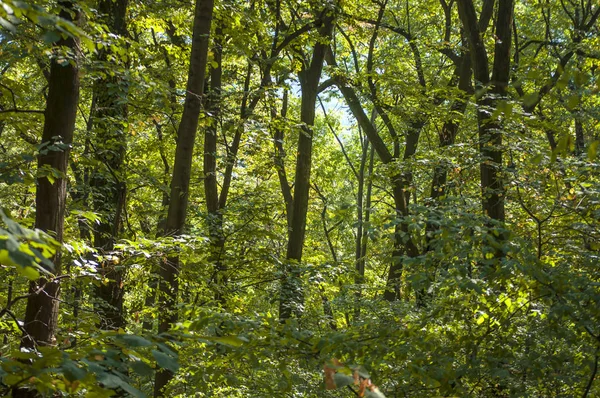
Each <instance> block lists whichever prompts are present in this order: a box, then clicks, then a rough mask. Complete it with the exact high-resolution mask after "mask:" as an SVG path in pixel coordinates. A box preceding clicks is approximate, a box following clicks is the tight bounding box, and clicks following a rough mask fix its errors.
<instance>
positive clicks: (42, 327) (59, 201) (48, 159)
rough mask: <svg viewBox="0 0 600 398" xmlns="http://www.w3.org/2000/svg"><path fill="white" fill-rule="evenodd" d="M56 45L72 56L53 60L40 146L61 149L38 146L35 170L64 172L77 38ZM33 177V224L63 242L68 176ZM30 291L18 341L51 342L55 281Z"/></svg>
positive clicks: (65, 5) (65, 13)
mask: <svg viewBox="0 0 600 398" xmlns="http://www.w3.org/2000/svg"><path fill="white" fill-rule="evenodd" d="M59 5H60V6H61V7H62V11H61V12H60V14H59V15H60V17H61V18H63V19H66V20H69V21H74V22H77V20H78V19H79V12H78V11H77V9H76V7H75V5H74V3H73V2H70V1H59ZM57 46H61V47H64V48H66V49H67V50H68V51H69V54H70V56H71V59H70V60H69V62H68V63H64V62H59V61H58V60H57V59H56V58H55V59H53V60H52V62H51V66H50V76H49V81H48V85H49V87H48V99H47V101H46V111H45V121H44V131H43V133H42V145H43V146H44V147H46V148H48V147H49V146H51V145H54V144H57V143H62V144H64V145H62V146H61V149H59V150H46V151H44V150H42V151H41V153H40V155H39V156H38V169H39V170H43V169H44V168H47V167H50V168H52V169H55V170H57V171H58V172H59V173H61V174H63V175H66V173H67V164H68V160H69V152H70V150H69V147H70V144H71V142H72V140H73V131H74V129H75V118H76V114H77V103H78V101H79V75H78V74H79V70H78V66H77V59H76V58H77V57H76V54H77V51H78V50H77V48H78V43H77V39H75V38H72V37H69V38H66V39H61V40H60V41H59V42H58V43H57ZM56 137H60V138H56ZM37 182H38V186H37V191H36V216H35V226H36V228H39V229H42V230H44V231H52V232H54V233H55V234H56V235H55V238H56V240H57V241H59V242H62V240H63V224H64V218H65V201H66V196H67V179H66V178H57V179H56V180H55V181H54V182H50V181H49V180H48V179H47V178H46V177H39V178H38V181H37ZM51 260H52V262H53V263H54V266H55V269H54V273H55V274H56V275H58V274H60V273H61V263H60V260H61V253H60V250H58V251H57V253H56V255H55V256H54V257H53V258H52V259H51ZM29 292H30V293H31V294H32V295H31V296H30V297H29V298H28V300H27V309H26V311H25V320H24V329H25V331H26V334H25V335H24V336H23V340H22V342H21V345H22V346H23V347H27V348H33V347H35V346H36V345H40V346H44V345H53V344H54V343H55V342H54V334H55V332H56V328H57V318H58V303H59V302H58V296H59V293H60V286H59V283H58V281H48V280H46V279H44V278H41V279H39V280H37V281H35V282H31V284H30V286H29ZM21 393H24V392H21V390H19V391H17V392H16V395H15V396H24V395H19V394H21Z"/></svg>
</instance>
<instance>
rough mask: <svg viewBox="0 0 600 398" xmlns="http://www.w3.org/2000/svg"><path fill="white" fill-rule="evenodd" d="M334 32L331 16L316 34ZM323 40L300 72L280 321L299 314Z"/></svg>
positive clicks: (323, 53)
mask: <svg viewBox="0 0 600 398" xmlns="http://www.w3.org/2000/svg"><path fill="white" fill-rule="evenodd" d="M332 29H333V16H332V15H327V16H325V17H324V20H323V23H322V26H321V28H320V29H319V34H320V35H321V36H322V37H324V38H330V37H331V32H332ZM322 41H323V39H321V40H320V41H319V42H317V43H316V44H315V46H314V49H313V55H312V60H311V61H310V66H309V67H308V69H306V70H303V71H302V72H301V73H300V76H299V78H300V85H301V88H302V100H301V105H300V121H301V122H302V129H301V131H300V135H299V138H298V156H297V158H296V173H295V179H294V199H293V204H292V223H291V225H290V229H289V234H288V246H287V254H286V261H287V263H288V269H287V270H286V271H287V272H286V273H287V275H286V276H285V277H284V279H283V281H282V286H281V297H280V302H279V318H280V320H282V321H283V320H285V319H289V318H290V317H291V315H292V312H296V314H297V315H299V314H301V312H302V307H303V293H302V286H301V281H300V275H299V274H298V271H297V270H296V268H297V265H298V264H299V263H300V262H301V261H302V248H303V246H304V236H305V232H306V213H307V211H308V191H309V188H310V168H311V162H312V135H313V130H312V129H313V125H314V121H315V106H316V102H317V95H318V93H319V92H318V88H319V80H320V78H321V71H322V69H323V61H324V59H325V53H326V52H327V50H328V48H329V44H328V43H323V42H322Z"/></svg>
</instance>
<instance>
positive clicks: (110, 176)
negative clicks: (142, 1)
mask: <svg viewBox="0 0 600 398" xmlns="http://www.w3.org/2000/svg"><path fill="white" fill-rule="evenodd" d="M127 5H128V0H116V1H112V0H102V1H100V4H99V7H98V9H99V11H100V13H101V14H102V15H103V17H104V19H105V22H106V25H107V26H108V27H109V29H110V32H111V33H113V34H115V35H118V36H121V37H123V36H126V35H127V27H126V13H127ZM109 51H110V49H107V50H103V51H101V52H100V55H99V61H100V62H101V63H107V58H108V53H109ZM113 66H114V65H110V66H109V65H106V67H113ZM127 86H128V83H127V81H126V79H125V78H124V75H123V74H120V73H118V72H117V73H116V74H115V75H114V76H109V77H105V78H101V79H100V80H98V81H97V82H96V84H95V86H94V93H93V96H94V99H95V100H94V101H93V102H94V104H95V109H93V115H92V116H91V120H90V121H91V123H92V125H93V128H94V130H95V132H96V135H95V141H96V142H95V145H94V148H95V150H96V153H95V156H96V158H97V159H98V160H99V161H100V163H101V166H100V167H101V168H102V170H96V171H95V172H94V173H93V175H92V178H91V181H90V185H91V187H92V196H93V198H94V199H93V206H94V211H95V212H97V213H99V214H100V215H101V218H100V223H99V224H98V225H97V226H96V228H95V229H94V246H95V247H96V249H97V250H98V252H99V254H101V255H106V256H108V258H106V259H105V260H104V261H102V262H101V263H100V264H99V267H98V272H99V273H100V274H101V275H102V276H103V277H104V278H106V279H108V280H109V282H107V283H104V284H102V285H100V286H98V287H97V288H96V295H97V298H99V299H100V300H101V302H100V303H99V304H98V306H97V311H98V315H99V316H100V328H102V329H108V330H118V329H119V328H122V327H123V326H124V325H125V319H124V314H123V296H124V293H125V292H124V289H123V282H124V281H123V277H124V272H123V269H122V267H121V266H120V265H119V264H118V262H117V261H112V259H111V258H110V256H112V251H113V249H114V245H115V242H116V239H117V236H118V234H119V229H120V225H121V215H122V213H123V209H124V206H125V195H126V186H125V183H124V182H123V181H121V180H120V170H121V167H122V165H123V158H124V155H125V147H126V145H127V143H126V140H127V131H126V127H125V126H126V125H127V91H128V87H127Z"/></svg>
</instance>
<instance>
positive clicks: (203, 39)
mask: <svg viewBox="0 0 600 398" xmlns="http://www.w3.org/2000/svg"><path fill="white" fill-rule="evenodd" d="M213 5H214V1H213V0H197V1H196V7H195V11H194V27H193V36H192V53H191V56H190V67H189V71H188V82H187V87H186V97H185V103H184V107H183V115H182V116H181V122H180V123H179V130H178V137H177V146H176V149H175V162H174V165H173V178H172V180H171V194H170V196H169V199H170V200H169V212H168V215H167V222H166V226H165V235H168V236H177V235H180V234H181V233H182V232H183V227H184V225H185V219H186V212H187V205H188V195H189V186H190V176H191V169H192V155H193V151H194V143H195V140H196V130H197V129H198V118H199V116H200V109H201V107H202V92H203V88H204V77H205V75H206V63H207V60H208V45H209V35H210V27H211V22H212V14H213ZM178 276H179V257H178V256H177V255H173V256H170V257H169V258H168V259H167V261H166V262H164V263H163V264H161V269H160V277H161V280H160V287H159V292H160V317H159V327H158V331H159V333H165V332H167V331H168V330H169V328H170V326H171V325H172V324H173V323H175V322H177V319H178V318H177V309H176V304H177V294H178V291H179V284H178ZM172 377H173V374H172V373H171V372H170V371H168V370H165V369H163V370H161V371H159V372H157V374H156V380H155V384H154V396H155V397H159V396H162V395H163V393H164V392H163V389H164V387H165V386H166V385H167V383H168V382H169V381H170V380H171V378H172Z"/></svg>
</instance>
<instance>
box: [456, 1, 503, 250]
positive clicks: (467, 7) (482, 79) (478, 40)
mask: <svg viewBox="0 0 600 398" xmlns="http://www.w3.org/2000/svg"><path fill="white" fill-rule="evenodd" d="M513 7H514V4H513V0H499V2H498V12H497V18H496V31H495V36H496V45H495V49H494V63H493V69H492V77H491V79H490V76H489V60H488V55H487V52H486V49H485V46H484V43H483V39H482V35H481V34H480V30H479V28H478V26H479V25H478V22H477V16H476V11H475V7H474V5H473V2H472V1H471V0H459V1H458V11H459V15H460V19H461V21H462V24H463V27H464V29H465V31H466V34H467V38H468V42H469V48H470V52H471V57H472V58H471V59H472V62H473V72H474V76H475V81H476V87H477V89H478V90H477V91H481V90H484V89H486V90H488V92H486V93H484V94H482V95H480V96H479V98H478V100H477V106H478V109H477V121H478V130H479V151H480V154H481V158H482V160H481V163H480V170H481V196H482V209H483V212H484V214H485V215H487V216H488V217H489V218H490V219H492V220H494V221H497V222H500V223H503V222H504V220H505V211H504V196H505V195H504V184H503V181H502V130H501V127H502V126H501V125H500V123H499V122H498V121H497V120H492V118H491V115H492V114H493V111H494V109H495V107H496V106H497V103H498V99H499V98H502V97H504V96H506V90H507V87H508V78H509V74H510V47H511V33H512V18H513ZM490 227H491V224H490ZM488 235H489V238H490V239H496V240H498V241H500V242H502V241H504V240H506V238H507V237H506V236H505V234H500V235H499V236H498V237H497V238H493V237H492V236H491V234H488ZM492 246H494V247H495V248H494V249H493V254H494V257H495V258H496V259H499V258H502V257H503V256H504V253H503V251H502V249H501V248H499V247H500V246H501V245H498V244H494V245H492ZM484 250H487V249H484Z"/></svg>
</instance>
